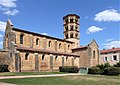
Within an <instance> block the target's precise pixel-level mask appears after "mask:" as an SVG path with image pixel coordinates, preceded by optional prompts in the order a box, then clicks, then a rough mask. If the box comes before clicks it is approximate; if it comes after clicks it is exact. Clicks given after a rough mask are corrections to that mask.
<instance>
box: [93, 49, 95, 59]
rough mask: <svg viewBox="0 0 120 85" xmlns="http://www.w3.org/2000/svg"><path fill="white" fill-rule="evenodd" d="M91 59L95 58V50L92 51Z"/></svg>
mask: <svg viewBox="0 0 120 85" xmlns="http://www.w3.org/2000/svg"><path fill="white" fill-rule="evenodd" d="M93 58H95V50H94V51H93Z"/></svg>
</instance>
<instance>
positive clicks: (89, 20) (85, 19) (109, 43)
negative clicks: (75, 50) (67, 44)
mask: <svg viewBox="0 0 120 85" xmlns="http://www.w3.org/2000/svg"><path fill="white" fill-rule="evenodd" d="M67 14H77V15H78V16H80V46H84V45H87V44H89V43H90V42H91V41H92V40H93V39H95V40H96V42H97V43H98V45H99V49H100V50H102V49H109V48H112V47H120V0H0V48H1V49H2V47H3V36H4V32H5V25H6V21H7V20H8V19H10V20H11V21H12V23H13V24H14V27H16V28H20V29H24V30H28V31H33V32H37V33H41V34H45V35H49V36H53V37H57V38H61V39H63V36H64V35H63V16H65V15H67Z"/></svg>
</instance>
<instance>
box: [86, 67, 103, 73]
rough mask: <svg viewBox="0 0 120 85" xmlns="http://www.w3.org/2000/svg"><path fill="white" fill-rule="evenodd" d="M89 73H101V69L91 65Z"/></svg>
mask: <svg viewBox="0 0 120 85" xmlns="http://www.w3.org/2000/svg"><path fill="white" fill-rule="evenodd" d="M88 74H101V70H100V68H98V67H91V68H89V69H88Z"/></svg>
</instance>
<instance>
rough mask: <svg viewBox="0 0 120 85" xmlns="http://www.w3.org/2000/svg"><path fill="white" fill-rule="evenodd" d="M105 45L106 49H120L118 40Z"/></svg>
mask: <svg viewBox="0 0 120 85" xmlns="http://www.w3.org/2000/svg"><path fill="white" fill-rule="evenodd" d="M103 45H104V47H105V48H106V49H110V48H113V47H120V41H119V40H118V41H117V40H116V41H111V42H108V43H105V44H103Z"/></svg>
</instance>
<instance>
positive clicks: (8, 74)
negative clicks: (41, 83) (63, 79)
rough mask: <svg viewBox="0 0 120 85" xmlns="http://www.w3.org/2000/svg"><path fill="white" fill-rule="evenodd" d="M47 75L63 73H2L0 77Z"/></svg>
mask: <svg viewBox="0 0 120 85" xmlns="http://www.w3.org/2000/svg"><path fill="white" fill-rule="evenodd" d="M48 74H64V73H63V72H4V73H0V76H25V75H48Z"/></svg>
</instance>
